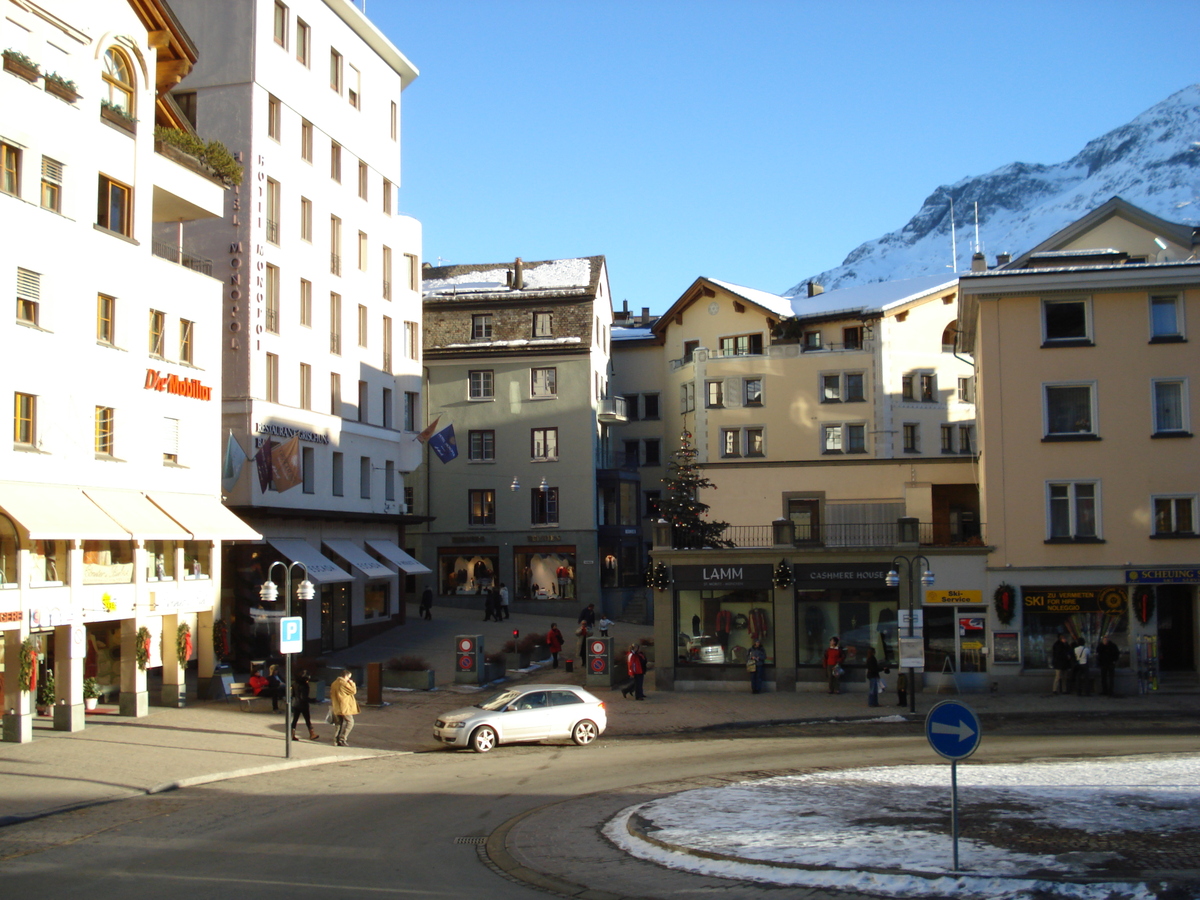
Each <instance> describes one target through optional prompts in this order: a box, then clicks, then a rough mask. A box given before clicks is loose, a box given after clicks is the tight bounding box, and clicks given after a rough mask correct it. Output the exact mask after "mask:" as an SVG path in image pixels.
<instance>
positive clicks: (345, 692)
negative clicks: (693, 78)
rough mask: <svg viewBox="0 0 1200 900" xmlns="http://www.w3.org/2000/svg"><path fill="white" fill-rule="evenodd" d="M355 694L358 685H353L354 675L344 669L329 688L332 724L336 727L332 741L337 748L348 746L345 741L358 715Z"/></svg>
mask: <svg viewBox="0 0 1200 900" xmlns="http://www.w3.org/2000/svg"><path fill="white" fill-rule="evenodd" d="M357 693H358V685H356V684H355V683H354V673H353V672H351V671H350V670H349V669H344V670H343V671H342V674H341V675H339V676H338V677H337V678H335V679H333V684H332V685H330V686H329V702H330V705H331V706H332V712H333V723H334V724H335V725H336V726H337V734H335V735H334V739H333V740H334V744H335V745H337V746H338V747H348V746H350V745H349V744H348V743H347V740H348V739H349V737H350V732H351V731H353V730H354V717H355V716H357V715H358V701H357V700H355V699H354V695H355V694H357Z"/></svg>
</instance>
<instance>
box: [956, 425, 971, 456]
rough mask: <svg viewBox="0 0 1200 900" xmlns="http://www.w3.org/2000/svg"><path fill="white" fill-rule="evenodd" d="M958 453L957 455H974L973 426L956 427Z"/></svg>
mask: <svg viewBox="0 0 1200 900" xmlns="http://www.w3.org/2000/svg"><path fill="white" fill-rule="evenodd" d="M958 452H959V453H974V452H975V426H974V425H959V426H958Z"/></svg>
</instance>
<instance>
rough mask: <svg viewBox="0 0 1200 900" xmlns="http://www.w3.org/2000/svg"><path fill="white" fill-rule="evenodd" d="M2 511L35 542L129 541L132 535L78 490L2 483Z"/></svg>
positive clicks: (0, 501)
mask: <svg viewBox="0 0 1200 900" xmlns="http://www.w3.org/2000/svg"><path fill="white" fill-rule="evenodd" d="M0 508H2V509H3V510H4V512H6V513H8V514H9V515H10V516H11V517H12V518H14V519H16V520H17V522H18V523H19V524H20V525H21V527H22V528H25V529H26V530H27V531H28V532H29V537H30V538H31V539H33V540H35V541H65V540H71V539H78V540H81V541H127V540H129V532H128V531H125V530H124V529H123V528H122V527H121V526H120V525H119V524H118V523H117V522H115V521H113V519H112V518H111V517H110V516H107V515H105V513H104V510H102V509H101V508H100V507H98V506H97V505H96V504H95V503H93V502H92V501H91V500H89V499H88V498H87V497H86V496H84V493H83V491H81V490H80V489H79V488H77V487H65V486H63V485H59V484H28V483H20V484H18V483H16V482H11V481H4V482H0Z"/></svg>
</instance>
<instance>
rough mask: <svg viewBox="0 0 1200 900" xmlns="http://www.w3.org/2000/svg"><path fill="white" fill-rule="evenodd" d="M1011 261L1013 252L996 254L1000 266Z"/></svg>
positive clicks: (997, 263)
mask: <svg viewBox="0 0 1200 900" xmlns="http://www.w3.org/2000/svg"><path fill="white" fill-rule="evenodd" d="M1010 262H1012V254H1011V253H997V254H996V265H997V266H998V267H999V266H1007V265H1008V264H1009V263H1010Z"/></svg>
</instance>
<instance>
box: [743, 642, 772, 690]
mask: <svg viewBox="0 0 1200 900" xmlns="http://www.w3.org/2000/svg"><path fill="white" fill-rule="evenodd" d="M746 671H748V672H749V673H750V693H752V694H761V693H762V692H763V684H764V683H765V682H766V678H767V651H766V650H764V649H763V645H762V641H755V642H754V643H753V644H752V645H751V646H750V650H749V651H748V652H747V653H746Z"/></svg>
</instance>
